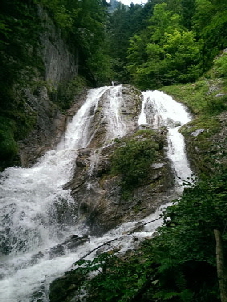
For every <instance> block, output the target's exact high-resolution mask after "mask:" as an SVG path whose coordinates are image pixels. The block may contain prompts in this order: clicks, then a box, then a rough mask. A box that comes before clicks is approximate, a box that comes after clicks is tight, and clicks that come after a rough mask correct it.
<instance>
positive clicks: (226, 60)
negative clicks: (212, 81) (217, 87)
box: [213, 53, 227, 78]
mask: <svg viewBox="0 0 227 302" xmlns="http://www.w3.org/2000/svg"><path fill="white" fill-rule="evenodd" d="M213 69H214V72H215V74H216V77H225V78H226V77H227V54H226V53H224V54H223V55H221V56H219V57H218V58H216V59H215V60H214V67H213Z"/></svg>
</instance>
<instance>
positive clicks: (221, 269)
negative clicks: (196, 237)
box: [214, 229, 227, 302]
mask: <svg viewBox="0 0 227 302" xmlns="http://www.w3.org/2000/svg"><path fill="white" fill-rule="evenodd" d="M214 236H215V240H216V263H217V275H218V282H219V290H220V298H221V302H227V271H226V267H225V263H224V253H223V246H222V238H221V234H220V231H219V230H216V229H215V230H214Z"/></svg>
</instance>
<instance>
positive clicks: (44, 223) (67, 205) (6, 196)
mask: <svg viewBox="0 0 227 302" xmlns="http://www.w3.org/2000/svg"><path fill="white" fill-rule="evenodd" d="M160 96H162V97H160ZM104 97H105V101H106V102H107V105H106V106H105V113H104V114H105V121H107V125H108V126H107V133H106V142H108V141H109V140H111V139H114V138H115V137H122V136H123V135H125V134H126V133H127V124H126V122H124V120H122V119H121V117H120V112H119V111H120V107H121V106H122V102H123V99H122V87H121V86H117V87H116V86H115V87H101V88H98V89H92V90H90V91H89V93H88V96H87V100H86V102H85V103H84V105H83V106H82V107H81V108H80V110H79V111H78V112H77V114H76V115H75V116H74V118H73V119H72V121H71V122H70V123H69V125H68V127H67V130H66V132H65V134H64V136H63V138H62V140H61V142H60V143H59V145H58V146H57V147H56V150H52V151H49V152H47V153H46V154H45V155H44V156H43V157H42V158H41V159H40V160H39V161H38V163H37V164H35V165H34V166H33V167H31V168H28V169H25V168H8V169H6V170H5V171H4V172H3V173H1V178H0V210H1V212H0V213H1V216H0V243H1V245H0V248H1V252H2V255H1V256H0V258H1V264H0V277H1V278H2V280H0V301H1V302H2V301H4V302H38V301H39V302H40V301H42V302H48V301H49V299H48V287H49V283H50V282H51V281H52V280H54V279H55V278H57V277H59V276H61V275H62V274H63V273H64V272H65V271H67V270H69V269H70V267H72V265H73V263H74V262H75V261H77V260H78V259H80V258H81V257H83V256H84V255H87V254H89V252H90V251H92V250H93V249H95V248H97V247H99V246H100V249H99V251H105V250H107V249H112V248H113V247H118V248H119V249H120V251H121V252H124V251H126V250H127V249H129V248H131V247H132V246H134V245H135V244H138V243H139V241H140V240H142V239H143V238H144V237H147V236H152V234H153V232H154V231H155V229H156V228H157V226H159V225H161V223H162V221H161V220H160V219H158V217H159V214H160V211H161V209H159V210H157V212H156V213H154V214H152V215H150V216H149V217H147V218H145V219H143V220H140V221H135V222H128V223H124V224H122V225H120V226H119V227H118V228H116V229H114V230H111V231H110V232H108V233H107V234H105V235H104V236H102V237H99V238H96V237H91V238H90V241H89V242H88V241H87V242H84V243H83V244H82V245H81V246H79V247H77V248H65V249H64V251H63V252H62V254H61V253H56V254H51V251H52V250H53V249H54V248H56V247H57V248H58V247H59V248H61V244H62V243H63V242H65V240H67V238H69V237H70V236H72V235H74V234H77V235H80V236H82V235H84V234H86V231H87V230H86V228H84V226H80V225H77V208H76V205H75V203H74V201H73V200H72V198H71V196H70V191H69V190H64V189H63V187H64V185H65V184H66V183H67V182H68V181H69V180H70V179H71V177H72V175H73V171H74V169H75V166H74V163H75V159H76V157H77V150H78V149H80V148H85V147H86V146H87V145H89V143H90V141H91V140H92V138H93V137H94V135H95V129H92V127H91V122H92V120H93V119H94V117H95V112H96V110H98V106H99V102H100V100H101V99H102V98H104ZM166 97H167V96H165V95H164V94H161V93H159V92H155V94H153V96H152V93H151V92H146V93H145V94H144V102H143V108H144V110H143V111H142V113H141V116H140V123H141V121H142V123H148V120H149V123H151V121H152V123H151V124H152V125H154V126H155V127H158V125H156V122H153V119H156V115H160V116H161V114H159V112H158V111H157V110H161V111H163V112H164V113H163V114H164V116H163V118H161V117H160V116H159V117H158V118H157V121H158V120H159V121H162V122H161V124H160V125H159V126H161V125H166V126H168V127H169V121H168V123H167V122H165V119H172V120H173V121H174V122H175V121H179V122H180V123H184V122H187V121H185V120H183V119H182V120H181V118H182V115H183V114H184V115H187V113H185V112H184V113H177V110H178V108H176V109H175V113H174V114H175V115H176V116H178V115H180V117H179V118H176V119H173V117H172V115H171V116H169V113H167V111H168V110H167V109H164V103H166ZM159 102H161V103H163V105H157V106H161V107H160V108H158V109H155V108H156V107H157V106H156V105H155V104H156V103H157V104H158V103H159ZM173 104H174V105H170V104H169V105H168V108H171V110H172V109H173V106H175V103H174V101H173ZM155 106H156V107H155ZM108 108H109V110H108ZM155 110H156V112H153V111H155ZM182 110H183V109H182ZM152 114H153V115H152ZM142 116H143V118H142ZM144 116H145V118H146V120H144ZM150 116H151V117H150ZM162 119H163V120H162ZM165 123H167V124H168V125H167V124H165ZM170 124H171V125H173V124H174V123H172V122H170ZM170 129H172V130H175V129H177V128H176V127H174V126H171V127H170ZM171 135H172V136H175V135H176V133H172V134H171V132H169V137H171ZM170 141H171V142H172V141H173V140H172V139H170ZM176 145H178V144H176V143H175V145H174V144H173V146H174V147H169V151H168V153H169V156H171V155H170V154H171V151H170V150H173V151H172V157H174V156H175V152H176V150H177V146H176ZM180 152H181V151H179V152H178V151H177V153H180ZM97 156H98V155H97ZM176 157H177V158H176V159H173V166H174V165H175V163H176V162H177V161H179V166H181V163H180V160H181V159H180V157H179V154H178V155H177V156H176ZM95 160H97V159H96V154H94V161H95ZM174 169H176V170H179V168H176V167H175V166H174ZM91 170H92V167H91ZM144 224H145V227H144V228H143V231H142V232H139V231H137V227H139V226H141V225H144ZM135 237H136V238H137V239H139V240H136V241H135ZM105 242H109V244H108V245H104V243H105ZM59 244H60V245H59ZM93 256H94V253H91V254H89V256H88V257H93Z"/></svg>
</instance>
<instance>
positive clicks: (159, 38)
mask: <svg viewBox="0 0 227 302" xmlns="http://www.w3.org/2000/svg"><path fill="white" fill-rule="evenodd" d="M149 23H150V25H149V26H148V27H147V29H146V30H144V31H143V32H142V34H141V37H140V36H139V35H136V36H135V37H134V38H132V39H131V45H130V48H129V51H128V54H129V55H128V70H129V72H130V73H131V74H132V76H133V82H134V83H135V84H136V85H138V86H139V87H141V88H143V89H144V88H150V87H151V88H153V87H155V86H156V87H159V86H160V85H162V84H167V85H169V84H172V83H175V82H190V81H193V80H195V79H196V78H197V77H198V76H199V75H200V74H201V68H200V62H199V59H200V52H201V45H200V43H198V42H197V41H196V39H195V34H194V33H193V32H192V31H188V30H187V29H185V28H184V27H183V26H182V21H181V17H180V15H179V14H177V13H175V12H174V11H171V10H169V8H168V5H167V3H162V4H157V5H155V7H154V12H153V16H152V17H151V18H150V20H149ZM138 45H139V46H140V48H138ZM141 45H142V47H141ZM142 48H144V50H142ZM138 50H139V51H138ZM141 51H142V53H141ZM144 53H145V54H144Z"/></svg>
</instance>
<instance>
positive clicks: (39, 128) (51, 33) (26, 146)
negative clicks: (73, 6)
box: [17, 6, 82, 166]
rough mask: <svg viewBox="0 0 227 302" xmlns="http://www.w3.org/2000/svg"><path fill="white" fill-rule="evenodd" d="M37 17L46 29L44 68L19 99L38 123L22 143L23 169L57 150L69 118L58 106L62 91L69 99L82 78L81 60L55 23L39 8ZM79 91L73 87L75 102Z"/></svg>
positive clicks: (42, 46) (41, 53)
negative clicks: (75, 80) (70, 84)
mask: <svg viewBox="0 0 227 302" xmlns="http://www.w3.org/2000/svg"><path fill="white" fill-rule="evenodd" d="M37 13H38V16H39V19H40V22H41V25H42V31H41V33H40V40H39V44H38V45H39V46H38V50H37V52H38V56H39V57H40V59H41V61H42V64H43V72H42V73H40V70H38V69H37V70H34V72H35V78H33V79H32V80H29V81H27V84H26V87H17V94H18V98H19V99H22V100H23V103H24V106H25V107H26V111H27V113H26V114H27V116H28V117H29V116H31V115H33V117H34V120H35V121H33V126H32V128H31V131H30V133H29V134H28V135H27V136H26V139H24V140H21V141H20V142H19V149H20V152H19V153H20V162H21V164H22V166H29V165H31V164H33V163H34V162H35V161H36V159H37V158H38V157H40V156H41V155H43V154H44V153H45V152H46V151H47V150H48V149H51V148H53V146H54V144H55V142H56V141H57V140H58V139H59V137H60V136H61V134H62V132H63V131H64V129H65V119H66V117H65V115H63V114H62V112H61V111H60V108H59V106H58V104H59V103H61V102H62V101H61V98H63V96H62V95H61V94H60V93H59V87H60V88H61V90H64V93H65V95H66V94H67V93H68V91H67V89H68V90H69V89H70V88H69V83H70V82H72V81H73V80H74V79H76V78H77V76H78V66H77V64H78V62H77V57H76V56H75V55H74V54H73V53H72V51H71V50H70V49H69V47H68V45H67V44H66V42H65V41H64V40H63V38H62V37H61V33H60V31H59V30H58V29H57V28H56V26H55V24H54V22H53V20H52V19H51V18H50V17H49V15H48V14H47V12H46V11H45V10H43V8H42V7H41V6H37ZM18 88H19V89H18ZM77 88H78V87H71V89H72V92H70V93H71V94H72V95H70V97H69V98H71V102H72V101H75V97H76V95H74V96H73V93H75V94H76V92H78V90H79V89H77ZM81 91H82V90H81ZM64 98H65V96H64ZM67 101H70V100H67ZM78 101H79V100H78Z"/></svg>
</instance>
